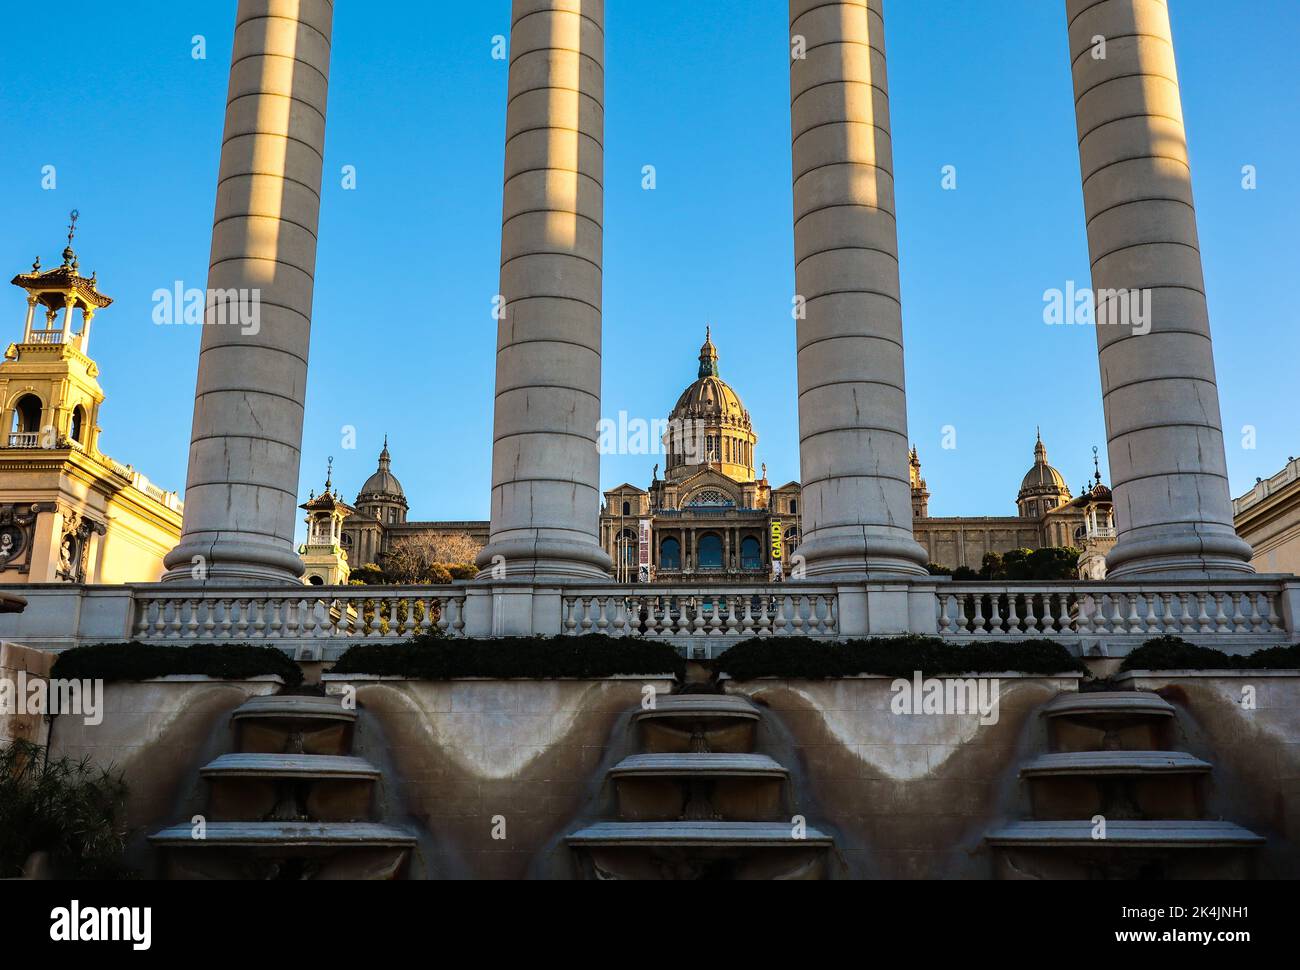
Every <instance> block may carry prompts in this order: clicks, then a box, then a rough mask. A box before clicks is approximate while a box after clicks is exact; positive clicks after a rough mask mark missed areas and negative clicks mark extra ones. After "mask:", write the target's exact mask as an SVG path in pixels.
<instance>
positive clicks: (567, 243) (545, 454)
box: [478, 0, 611, 580]
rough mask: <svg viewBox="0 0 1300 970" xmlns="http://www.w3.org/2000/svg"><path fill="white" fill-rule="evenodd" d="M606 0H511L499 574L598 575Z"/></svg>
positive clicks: (496, 539)
mask: <svg viewBox="0 0 1300 970" xmlns="http://www.w3.org/2000/svg"><path fill="white" fill-rule="evenodd" d="M604 20H605V17H604V3H603V0H514V5H513V14H512V18H511V31H510V81H509V103H508V108H507V113H506V163H505V192H504V205H503V212H502V227H501V297H502V300H501V306H502V309H501V311H500V315H501V319H500V321H499V324H498V328H497V356H496V405H495V420H494V434H493V443H492V527H491V535H490V538H489V542H488V545H487V547H486V548H485V549H484V550H483V552H482V553H481V554H480V556H479V559H478V563H479V566H480V568H482V569H483V570H484V571H485V572H484V575H485V576H487V575H491V576H493V577H494V578H497V579H500V578H503V573H504V578H508V579H514V578H518V579H528V580H533V579H563V578H569V579H583V578H587V579H608V578H609V570H610V565H611V564H610V558H609V555H608V554H607V553H606V552H605V550H604V549H602V548H601V546H600V542H599V537H598V534H597V530H598V519H599V514H600V456H599V453H598V450H597V440H598V439H597V425H598V423H599V421H600V348H601V335H600V326H601V253H602V218H603V211H604V189H603V178H604V154H603V147H602V145H603V139H604V127H605V125H604V110H605V109H604V92H605V73H604Z"/></svg>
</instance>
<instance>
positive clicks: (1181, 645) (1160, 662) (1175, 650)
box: [1119, 636, 1300, 670]
mask: <svg viewBox="0 0 1300 970" xmlns="http://www.w3.org/2000/svg"><path fill="white" fill-rule="evenodd" d="M1119 669H1120V670H1288V669H1300V644H1296V645H1293V646H1289V647H1269V648H1268V649H1266V650H1257V651H1255V652H1254V653H1251V654H1247V655H1246V656H1244V657H1234V656H1232V655H1230V654H1226V653H1224V652H1223V651H1222V650H1214V649H1212V648H1211V647H1198V646H1197V645H1196V644H1194V643H1189V642H1188V641H1187V640H1184V639H1183V638H1182V637H1173V636H1169V637H1157V638H1156V639H1154V640H1148V641H1147V642H1146V643H1144V644H1142V646H1140V647H1138V648H1137V649H1136V650H1134V651H1133V652H1132V653H1130V654H1129V655H1128V656H1127V657H1125V658H1124V662H1123V663H1122V664H1121V665H1120V668H1119Z"/></svg>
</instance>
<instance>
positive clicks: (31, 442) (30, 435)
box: [9, 431, 41, 448]
mask: <svg viewBox="0 0 1300 970" xmlns="http://www.w3.org/2000/svg"><path fill="white" fill-rule="evenodd" d="M40 442H41V433H40V432H39V431H15V432H13V433H12V434H10V435H9V447H10V448H38V447H40Z"/></svg>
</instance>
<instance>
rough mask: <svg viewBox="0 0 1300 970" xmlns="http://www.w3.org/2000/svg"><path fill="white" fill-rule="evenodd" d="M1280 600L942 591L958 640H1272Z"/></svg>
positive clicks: (1043, 590)
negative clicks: (1067, 637) (1065, 637)
mask: <svg viewBox="0 0 1300 970" xmlns="http://www.w3.org/2000/svg"><path fill="white" fill-rule="evenodd" d="M1216 587H1217V588H1216ZM1279 595H1280V590H1279V588H1278V587H1277V586H1276V585H1275V584H1268V583H1232V584H1227V583H1225V584H1223V585H1221V586H1219V585H1218V584H1214V585H1209V586H1207V585H1206V584H1204V583H1199V584H1194V585H1193V584H1187V585H1179V584H1169V585H1163V584H1150V585H1149V584H1132V585H1123V584H1114V583H1079V584H1068V583H1024V584H1019V583H1016V584H1005V583H961V584H955V585H953V586H952V587H951V588H941V589H940V590H939V591H938V593H937V596H938V603H937V609H938V627H939V636H941V637H958V638H960V637H1012V638H1014V637H1035V636H1042V637H1049V638H1050V637H1053V636H1060V635H1063V634H1066V635H1076V636H1079V637H1100V636H1141V637H1159V636H1166V635H1172V636H1181V637H1204V636H1210V635H1215V636H1229V635H1236V636H1251V635H1256V636H1269V635H1276V634H1282V633H1285V632H1286V628H1285V626H1284V623H1283V618H1282V616H1281V613H1280V611H1279V603H1278V597H1279Z"/></svg>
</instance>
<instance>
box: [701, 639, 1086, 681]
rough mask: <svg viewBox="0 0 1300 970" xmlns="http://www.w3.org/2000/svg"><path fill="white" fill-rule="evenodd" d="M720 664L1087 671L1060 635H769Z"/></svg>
mask: <svg viewBox="0 0 1300 970" xmlns="http://www.w3.org/2000/svg"><path fill="white" fill-rule="evenodd" d="M715 666H716V668H717V669H718V671H719V672H722V673H726V674H728V675H730V676H731V677H732V678H733V679H735V680H755V679H757V678H759V677H782V678H793V679H800V680H826V679H829V678H834V677H852V676H855V675H858V674H879V675H882V676H886V677H911V676H912V675H913V674H914V673H915V672H916V671H918V670H919V671H920V672H921V673H922V675H923V676H926V677H933V676H937V675H940V674H992V673H1001V672H1003V671H1007V672H1012V671H1014V672H1017V673H1025V674H1046V675H1052V674H1064V673H1076V672H1078V673H1086V672H1087V668H1086V667H1085V666H1084V665H1083V662H1082V661H1081V660H1079V658H1077V657H1075V656H1073V655H1072V654H1071V653H1070V652H1069V651H1068V650H1066V649H1065V647H1063V646H1061V644H1059V643H1057V642H1055V641H1054V640H1025V641H1021V642H1014V643H972V644H970V645H969V646H965V645H962V646H958V645H956V644H952V643H947V642H946V641H944V640H940V639H937V638H935V637H921V636H911V637H878V638H874V639H871V640H850V641H848V642H847V643H833V642H827V641H824V640H810V639H807V638H805V637H790V638H786V637H780V638H777V637H763V638H759V639H754V640H746V641H745V642H744V643H738V644H736V645H735V646H734V647H732V648H731V649H730V650H728V651H727V652H726V653H724V654H722V656H720V657H719V658H718V659H717V661H715Z"/></svg>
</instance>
